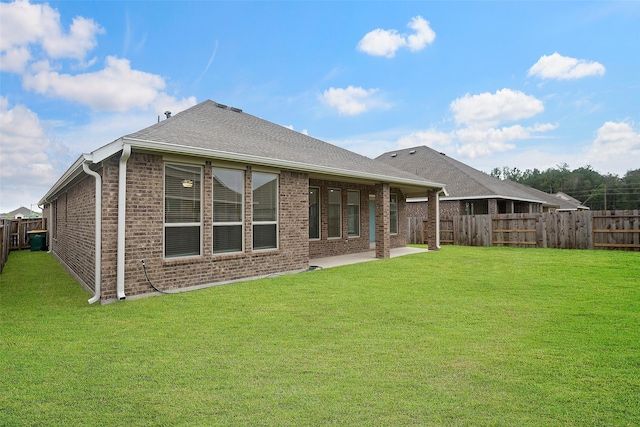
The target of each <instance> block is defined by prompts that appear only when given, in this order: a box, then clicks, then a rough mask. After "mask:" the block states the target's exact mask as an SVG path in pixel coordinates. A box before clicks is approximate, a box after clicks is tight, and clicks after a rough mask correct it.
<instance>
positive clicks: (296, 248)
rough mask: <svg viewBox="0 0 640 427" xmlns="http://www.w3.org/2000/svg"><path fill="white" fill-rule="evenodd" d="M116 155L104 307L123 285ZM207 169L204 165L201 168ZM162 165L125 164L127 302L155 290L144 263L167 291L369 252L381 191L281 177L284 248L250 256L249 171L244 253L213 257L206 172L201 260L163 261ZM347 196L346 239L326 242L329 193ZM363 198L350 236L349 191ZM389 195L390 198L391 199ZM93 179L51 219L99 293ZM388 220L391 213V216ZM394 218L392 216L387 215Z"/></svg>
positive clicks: (136, 159)
mask: <svg viewBox="0 0 640 427" xmlns="http://www.w3.org/2000/svg"><path fill="white" fill-rule="evenodd" d="M119 158H120V155H119V154H116V155H114V156H113V157H111V158H110V159H107V160H105V161H104V162H103V164H102V165H101V167H100V168H99V169H98V173H100V174H101V176H102V258H101V262H102V273H101V285H102V302H106V301H111V300H115V299H116V298H117V295H116V282H117V244H118V242H117V237H118V234H117V233H118V181H119V179H118V175H119V164H118V162H119ZM201 163H204V162H201ZM164 164H165V163H164V160H163V158H162V156H158V155H153V154H145V153H138V152H134V153H132V154H131V157H130V158H129V160H128V163H127V195H126V198H127V206H126V227H125V239H126V242H125V294H126V295H127V296H129V297H131V296H136V295H141V294H148V293H151V292H155V291H154V290H153V288H152V287H151V286H150V285H149V283H148V282H147V279H146V277H145V275H144V270H143V268H142V262H141V260H142V259H144V260H145V264H146V267H147V272H148V275H149V279H150V280H151V282H152V283H153V284H154V285H155V286H156V287H157V288H159V289H161V290H176V289H180V288H192V287H204V286H208V285H213V284H216V283H222V282H228V281H233V280H238V279H243V278H250V277H257V276H264V275H269V274H276V273H281V272H288V271H301V270H305V269H306V268H307V267H308V265H309V258H314V257H321V256H330V255H341V254H348V253H356V252H364V251H368V250H369V247H370V244H369V197H370V195H375V194H376V187H375V186H367V185H361V184H348V183H343V182H337V181H324V180H309V178H308V175H307V174H304V173H297V172H289V171H282V172H280V174H279V212H278V218H279V223H278V242H279V243H278V248H277V249H274V250H266V251H253V250H252V247H251V246H252V219H251V215H252V211H251V206H252V200H251V198H252V191H251V188H252V187H251V167H248V166H247V167H246V168H245V194H244V204H245V206H244V213H245V219H244V236H245V247H244V250H243V252H242V253H235V254H226V255H219V254H217V255H215V256H214V255H213V251H212V238H213V236H212V235H213V233H212V226H213V212H212V203H213V198H212V186H213V179H212V171H211V166H210V165H208V164H207V165H202V166H203V176H202V178H203V180H202V188H203V193H202V200H201V203H202V230H201V236H202V247H201V255H200V256H197V257H191V258H184V259H164V248H163V244H164V237H163V236H164ZM310 185H311V186H316V187H320V205H321V224H322V226H321V239H320V240H318V241H309V223H308V209H307V206H308V203H309V186H310ZM329 188H340V189H341V190H342V218H343V221H342V235H343V237H342V238H339V239H327V231H328V230H327V221H326V220H327V191H328V189H329ZM351 189H353V190H358V191H359V192H360V235H359V236H358V237H347V236H348V224H347V218H348V204H347V190H351ZM388 191H390V192H392V193H396V194H398V219H399V221H398V234H397V235H393V236H390V237H389V242H390V243H389V247H402V246H405V244H406V235H407V223H406V220H405V216H406V212H407V207H406V203H405V200H404V195H403V194H402V193H401V192H400V191H399V190H398V189H394V188H391V189H389V190H388ZM386 194H388V193H386ZM94 199H95V180H94V178H93V177H89V176H83V177H82V178H81V179H80V180H79V181H78V182H77V183H76V184H74V185H73V186H72V187H70V188H69V189H68V190H67V191H66V192H65V193H62V194H61V195H60V196H59V197H58V199H57V200H55V201H54V202H53V204H52V205H51V207H50V208H48V209H47V213H48V214H49V215H51V216H52V217H53V222H52V223H51V227H52V233H53V234H52V236H54V238H53V239H52V246H53V247H52V249H53V250H54V251H55V253H56V255H57V256H58V257H59V258H60V259H61V260H62V261H63V262H64V263H65V264H66V265H67V266H68V267H69V268H70V269H71V270H72V272H73V273H74V274H75V275H76V276H77V277H78V279H79V280H81V282H83V284H84V285H86V286H87V287H89V288H90V289H93V287H94V283H95V280H94V254H95V252H94V243H95V232H94V231H95V225H94V215H95V200H94ZM387 214H388V213H387ZM387 216H388V215H387Z"/></svg>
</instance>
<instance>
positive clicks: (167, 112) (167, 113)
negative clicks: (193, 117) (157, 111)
mask: <svg viewBox="0 0 640 427" xmlns="http://www.w3.org/2000/svg"><path fill="white" fill-rule="evenodd" d="M164 115H165V116H167V119H168V118H169V117H171V111H165V112H164Z"/></svg>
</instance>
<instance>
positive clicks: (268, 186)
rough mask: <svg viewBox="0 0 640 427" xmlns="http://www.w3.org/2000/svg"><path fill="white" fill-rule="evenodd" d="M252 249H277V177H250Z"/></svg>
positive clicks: (256, 175)
mask: <svg viewBox="0 0 640 427" xmlns="http://www.w3.org/2000/svg"><path fill="white" fill-rule="evenodd" d="M252 199H253V249H254V250H261V249H275V248H277V247H278V175H276V174H273V173H263V172H254V173H253V175H252Z"/></svg>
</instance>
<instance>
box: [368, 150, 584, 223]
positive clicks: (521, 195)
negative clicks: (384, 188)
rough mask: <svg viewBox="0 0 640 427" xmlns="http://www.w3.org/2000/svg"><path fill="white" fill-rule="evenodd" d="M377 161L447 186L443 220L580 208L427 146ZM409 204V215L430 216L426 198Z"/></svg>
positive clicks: (395, 152) (394, 153)
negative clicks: (501, 178) (455, 216)
mask: <svg viewBox="0 0 640 427" xmlns="http://www.w3.org/2000/svg"><path fill="white" fill-rule="evenodd" d="M376 160H379V161H381V162H384V163H386V164H388V165H391V166H394V167H396V168H398V169H402V170H404V171H407V172H411V173H414V174H416V175H419V176H422V177H427V176H428V177H429V179H432V180H434V181H436V182H441V183H443V184H444V185H445V186H446V196H444V197H441V198H440V215H441V216H442V217H450V216H453V215H482V214H503V213H535V212H546V211H553V210H558V209H563V210H568V209H570V208H571V206H573V208H574V209H576V208H578V205H579V203H577V204H571V203H569V202H567V201H564V200H561V199H559V198H557V197H555V196H554V195H551V194H547V193H544V192H542V191H539V190H536V189H533V188H531V187H527V186H525V185H522V184H518V183H516V182H512V181H508V180H500V179H497V178H494V177H492V176H490V175H488V174H486V173H484V172H482V171H479V170H477V169H474V168H472V167H471V166H468V165H466V164H464V163H462V162H459V161H457V160H455V159H453V158H451V157H449V156H447V155H445V154H444V153H440V152H438V151H436V150H434V149H432V148H429V147H425V146H421V147H413V148H407V149H404V150H396V151H390V152H388V153H384V154H382V155H380V156H379V157H377V159H376ZM407 201H408V202H409V203H408V207H407V216H410V217H427V215H426V209H427V206H428V203H427V200H426V199H424V198H411V199H408V200H407Z"/></svg>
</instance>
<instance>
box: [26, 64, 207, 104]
mask: <svg viewBox="0 0 640 427" xmlns="http://www.w3.org/2000/svg"><path fill="white" fill-rule="evenodd" d="M23 85H24V87H25V88H26V89H31V90H34V91H36V92H38V93H41V94H45V95H49V96H52V97H58V98H63V99H67V100H70V101H75V102H78V103H80V104H83V105H87V106H89V107H91V108H92V109H94V110H96V111H118V112H123V111H127V110H130V109H134V108H137V109H143V110H147V109H150V108H153V107H154V106H156V105H158V104H160V105H159V106H160V108H169V107H170V105H166V104H168V103H169V104H179V105H187V106H188V105H189V104H191V105H193V104H195V98H189V99H187V100H183V101H177V100H175V99H174V98H173V97H170V96H168V95H167V94H165V93H164V92H162V89H164V87H165V82H164V79H163V78H162V77H160V76H158V75H155V74H151V73H146V72H143V71H137V70H132V69H131V66H130V63H129V61H128V60H126V59H118V58H116V57H114V56H109V57H107V60H106V66H105V68H104V69H102V70H100V71H97V72H93V73H85V74H77V75H71V74H59V73H58V72H56V71H51V70H43V71H39V72H37V73H35V74H33V75H26V76H25V77H24V81H23Z"/></svg>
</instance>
